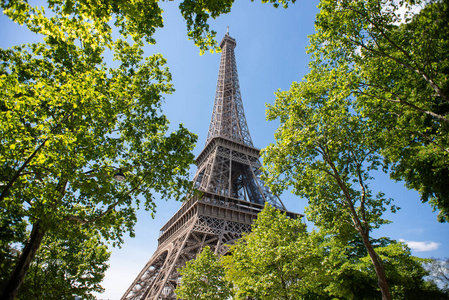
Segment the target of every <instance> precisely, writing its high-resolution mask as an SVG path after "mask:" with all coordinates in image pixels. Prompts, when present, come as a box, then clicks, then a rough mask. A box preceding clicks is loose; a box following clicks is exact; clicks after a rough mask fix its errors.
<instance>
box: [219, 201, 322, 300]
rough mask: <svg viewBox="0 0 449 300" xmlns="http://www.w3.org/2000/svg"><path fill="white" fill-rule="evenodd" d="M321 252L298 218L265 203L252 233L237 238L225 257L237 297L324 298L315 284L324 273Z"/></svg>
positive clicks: (314, 238)
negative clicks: (308, 296) (306, 296)
mask: <svg viewBox="0 0 449 300" xmlns="http://www.w3.org/2000/svg"><path fill="white" fill-rule="evenodd" d="M323 253H324V252H323V248H320V247H319V243H318V239H317V237H316V236H315V235H313V234H310V235H309V234H308V233H307V232H306V228H305V225H304V224H303V223H301V220H300V219H296V220H293V219H289V218H287V217H286V216H285V214H282V213H281V212H280V211H279V210H276V209H275V208H273V207H271V206H270V205H268V204H266V205H265V208H264V209H263V210H262V211H261V212H260V213H259V214H258V216H257V219H256V221H255V222H254V223H253V224H252V227H251V233H248V234H246V235H244V236H243V237H242V238H241V239H240V240H238V241H237V243H236V244H235V245H234V246H232V247H231V255H230V256H227V257H226V258H227V267H228V270H227V273H228V278H229V280H230V281H231V282H232V283H233V284H234V286H235V296H236V299H248V298H247V297H250V298H255V299H261V300H263V299H300V298H302V297H304V296H305V295H313V296H315V297H318V295H320V296H322V297H324V298H325V296H326V294H325V293H320V292H319V291H320V290H321V289H319V288H318V286H320V285H321V284H322V282H323V277H324V276H325V272H323V270H322V267H323V265H322V264H321V263H322V260H323ZM322 297H321V299H323V298H322ZM318 298H319V297H318Z"/></svg>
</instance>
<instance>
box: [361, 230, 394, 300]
mask: <svg viewBox="0 0 449 300" xmlns="http://www.w3.org/2000/svg"><path fill="white" fill-rule="evenodd" d="M358 231H359V233H360V235H361V236H362V240H363V244H365V247H366V249H367V250H368V254H369V256H370V258H371V261H372V262H373V265H374V270H375V271H376V275H377V281H378V284H379V287H380V292H381V293H382V300H391V299H392V298H391V294H390V288H389V287H388V283H387V277H386V276H385V269H384V266H383V264H382V262H381V261H380V257H379V255H377V253H376V251H375V250H374V248H373V245H372V244H371V242H370V241H369V236H368V235H367V234H366V233H365V232H363V229H362V230H361V231H362V232H361V231H360V230H358Z"/></svg>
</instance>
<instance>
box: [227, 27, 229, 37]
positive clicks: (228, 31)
mask: <svg viewBox="0 0 449 300" xmlns="http://www.w3.org/2000/svg"><path fill="white" fill-rule="evenodd" d="M226 35H229V26H228V27H227V30H226Z"/></svg>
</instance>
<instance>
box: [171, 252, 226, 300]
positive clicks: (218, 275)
mask: <svg viewBox="0 0 449 300" xmlns="http://www.w3.org/2000/svg"><path fill="white" fill-rule="evenodd" d="M179 273H180V274H181V276H182V279H181V283H180V285H178V287H177V288H176V290H175V293H176V296H177V298H179V299H185V300H209V299H210V300H225V299H229V297H230V296H231V287H232V284H230V283H229V282H228V281H227V280H226V279H225V268H224V265H223V264H222V262H221V261H220V258H219V257H218V255H217V254H215V253H213V252H212V250H211V249H210V247H209V246H206V247H205V248H204V249H203V250H202V251H201V253H200V254H198V256H197V257H196V258H195V259H194V260H191V261H188V262H187V263H186V266H185V267H183V268H181V269H180V270H179Z"/></svg>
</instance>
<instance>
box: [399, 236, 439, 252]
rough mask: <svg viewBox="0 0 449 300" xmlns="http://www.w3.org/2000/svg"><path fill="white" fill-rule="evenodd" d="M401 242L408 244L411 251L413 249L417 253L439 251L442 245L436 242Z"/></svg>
mask: <svg viewBox="0 0 449 300" xmlns="http://www.w3.org/2000/svg"><path fill="white" fill-rule="evenodd" d="M399 241H400V242H403V243H406V244H407V246H409V247H410V249H412V250H413V251H416V252H425V251H433V250H437V249H438V247H440V245H441V244H440V243H435V242H430V241H426V242H415V241H406V240H402V239H401V240H399Z"/></svg>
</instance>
